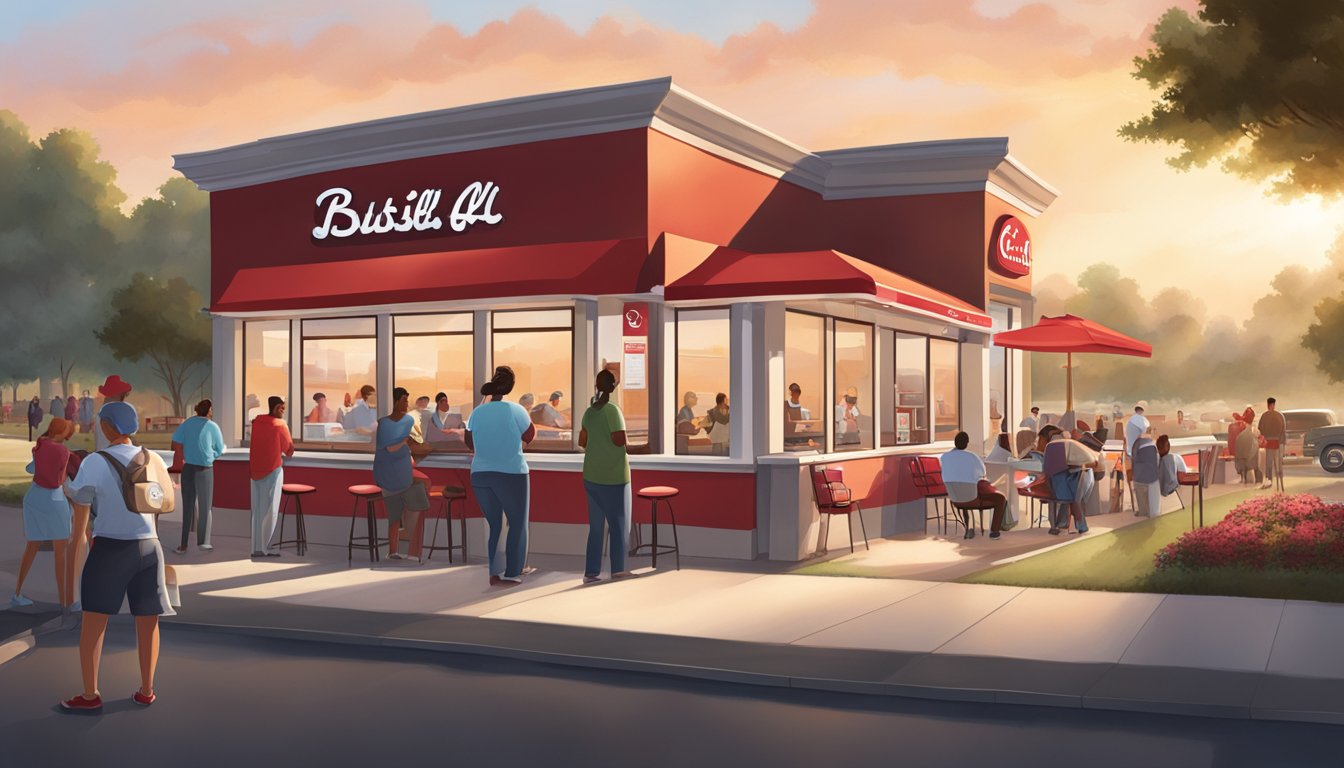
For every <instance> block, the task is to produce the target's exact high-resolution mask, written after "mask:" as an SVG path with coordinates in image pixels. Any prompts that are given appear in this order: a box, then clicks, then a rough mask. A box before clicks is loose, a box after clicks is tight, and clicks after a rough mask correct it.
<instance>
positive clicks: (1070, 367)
mask: <svg viewBox="0 0 1344 768" xmlns="http://www.w3.org/2000/svg"><path fill="white" fill-rule="evenodd" d="M1064 367H1065V368H1066V369H1067V370H1068V376H1067V377H1066V379H1065V381H1066V382H1067V383H1066V385H1065V390H1064V391H1065V396H1066V397H1067V399H1068V405H1069V407H1067V408H1065V409H1064V411H1065V413H1067V412H1069V411H1072V410H1073V353H1072V352H1070V353H1069V357H1068V363H1067V364H1066V365H1065V366H1064Z"/></svg>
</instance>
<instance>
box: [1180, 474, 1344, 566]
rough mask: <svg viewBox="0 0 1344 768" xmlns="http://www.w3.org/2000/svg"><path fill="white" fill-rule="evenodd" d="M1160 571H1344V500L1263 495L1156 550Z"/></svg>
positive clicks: (1303, 495) (1306, 495)
mask: <svg viewBox="0 0 1344 768" xmlns="http://www.w3.org/2000/svg"><path fill="white" fill-rule="evenodd" d="M1156 559H1157V568H1158V570H1159V571H1162V570H1170V569H1181V570H1202V569H1216V568H1238V569H1251V570H1257V571H1261V570H1276V571H1315V572H1334V573H1341V572H1344V504H1330V503H1327V502H1324V501H1322V500H1321V499H1320V498H1318V497H1316V496H1312V495H1309V494H1299V495H1294V496H1289V495H1277V496H1261V497H1258V498H1254V499H1251V500H1249V501H1245V502H1242V503H1241V504H1239V505H1237V506H1236V507H1235V508H1234V509H1233V510H1232V511H1231V512H1229V513H1228V515H1227V517H1225V518H1223V520H1222V521H1220V522H1219V523H1218V524H1217V525H1214V526H1210V527H1208V528H1201V529H1198V530H1194V531H1190V532H1189V533H1186V534H1184V535H1182V536H1181V538H1180V539H1178V540H1177V541H1176V542H1175V543H1173V544H1169V545H1167V546H1166V547H1164V548H1162V549H1161V550H1160V551H1159V552H1158V553H1157V558H1156Z"/></svg>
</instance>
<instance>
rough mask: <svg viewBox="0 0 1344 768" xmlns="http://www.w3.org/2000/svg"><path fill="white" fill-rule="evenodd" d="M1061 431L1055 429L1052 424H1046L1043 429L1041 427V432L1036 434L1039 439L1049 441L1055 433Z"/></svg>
mask: <svg viewBox="0 0 1344 768" xmlns="http://www.w3.org/2000/svg"><path fill="white" fill-rule="evenodd" d="M1063 431H1064V430H1062V429H1060V428H1059V427H1056V426H1055V425H1054V424H1046V425H1045V426H1044V427H1041V431H1040V432H1039V433H1038V434H1039V435H1040V436H1041V437H1044V438H1045V439H1047V440H1049V439H1050V437H1051V436H1053V435H1054V434H1055V433H1056V432H1063Z"/></svg>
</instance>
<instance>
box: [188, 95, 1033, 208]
mask: <svg viewBox="0 0 1344 768" xmlns="http://www.w3.org/2000/svg"><path fill="white" fill-rule="evenodd" d="M636 128H652V129H654V130H657V131H658V132H660V133H663V134H665V135H667V136H670V137H672V138H674V139H677V140H679V141H682V142H685V143H687V144H689V145H691V146H693V147H696V148H698V149H701V150H703V151H705V152H708V153H710V154H713V155H716V156H718V157H722V158H724V159H726V160H729V161H731V162H734V163H738V164H740V165H743V166H745V167H747V168H751V169H752V170H755V171H758V172H760V173H764V174H767V175H769V176H772V177H774V178H779V179H783V180H786V181H789V182H792V183H794V184H797V185H799V186H801V187H804V188H806V189H810V190H812V191H814V192H817V193H819V194H821V195H823V196H824V197H825V198H826V199H832V200H844V199H853V198H870V197H889V196H905V195H929V194H944V193H950V192H973V191H984V192H988V193H990V194H993V195H996V196H998V197H1000V198H1002V199H1004V200H1006V201H1007V202H1009V203H1011V204H1013V205H1014V206H1017V207H1019V208H1021V209H1022V210H1023V211H1025V212H1027V213H1030V214H1033V215H1037V214H1039V213H1041V212H1042V211H1044V210H1045V209H1046V208H1047V207H1048V206H1049V205H1050V203H1051V202H1053V201H1054V199H1055V198H1056V197H1057V196H1058V195H1059V192H1058V191H1057V190H1056V189H1054V188H1053V187H1051V186H1050V185H1049V184H1046V183H1045V182H1044V181H1042V180H1041V179H1040V178H1039V177H1038V176H1036V175H1035V174H1034V173H1032V172H1031V171H1030V170H1029V169H1027V168H1026V166H1024V165H1022V164H1021V163H1020V162H1018V160H1017V159H1016V158H1014V157H1013V156H1012V155H1010V154H1009V153H1008V139H1006V138H985V139H956V140H950V141H923V142H914V143H908V144H891V145H886V146H876V147H857V148H853V149H839V150H830V151H825V152H811V151H809V150H807V149H805V148H803V147H801V146H799V145H797V144H794V143H792V142H790V141H788V140H786V139H783V138H781V137H779V136H777V135H775V134H773V133H770V132H769V131H766V130H764V129H763V128H760V127H758V126H756V125H753V124H751V123H749V122H747V121H745V120H743V119H741V118H739V117H737V116H736V115H733V114H732V113H730V112H727V111H725V110H723V109H721V108H719V107H717V106H715V105H713V104H711V103H709V102H707V101H705V100H704V99H701V98H699V97H698V96H695V95H694V94H691V93H689V92H687V91H685V90H683V89H681V88H679V87H677V86H676V85H674V84H673V83H672V79H671V78H669V77H662V78H657V79H654V80H641V81H638V82H633V83H622V84H618V85H606V86H600V87H596V88H584V89H580V90H573V91H562V92H559V93H545V94H539V95H535V96H523V97H519V98H514V99H504V100H502V101H492V102H487V103H484V104H472V105H469V106H463V107H454V108H451V109H442V110H436V111H433V112H421V113H418V114H413V115H402V116H399V117H390V118H385V119H381V120H371V121H367V122H361V123H353V124H350V125H341V126H334V127H331V128H322V129H319V130H314V131H305V132H303V133H294V134H289V135H286V136H277V137H274V138H268V139H260V140H258V141H253V142H249V143H247V144H239V145H237V146H232V147H224V148H222V149H215V150H209V151H205V152H190V153H184V154H179V155H174V156H173V161H174V162H173V167H174V168H176V169H177V170H178V171H180V172H181V173H182V174H183V175H184V176H186V177H187V178H189V179H191V180H192V181H194V182H196V185H197V186H199V187H200V188H201V189H204V190H206V191H210V192H214V191H218V190H224V189H235V188H238V187H247V186H252V185H255V184H264V183H267V182H272V181H279V180H282V179H290V178H295V177H299V176H307V175H311V174H315V173H323V172H326V171H335V170H342V169H346V168H354V167H359V166H364V165H374V164H378V163H388V162H394V161H398V160H410V159H415V158H420V157H432V156H436V155H447V154H453V153H456V152H469V151H474V150H480V149H490V148H495V147H505V146H510V145H514V144H525V143H531V142H537V141H550V140H555V139H564V138H572V137H576V136H590V135H596V134H602V133H611V132H614V131H623V130H630V129H636Z"/></svg>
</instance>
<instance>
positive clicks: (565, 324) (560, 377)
mask: <svg viewBox="0 0 1344 768" xmlns="http://www.w3.org/2000/svg"><path fill="white" fill-rule="evenodd" d="M573 327H574V313H573V312H572V311H571V310H568V309H551V310H521V311H510V312H495V313H494V315H493V333H492V351H493V354H494V364H495V365H507V366H509V367H510V368H512V369H513V372H514V375H515V376H516V377H517V383H516V384H515V385H514V388H513V392H512V393H510V394H509V395H508V396H507V399H509V400H513V401H514V402H517V403H518V404H520V405H522V406H523V408H525V409H527V411H528V412H529V413H530V414H531V415H532V423H533V424H534V425H536V428H537V437H536V439H534V440H533V441H532V443H531V444H529V445H528V447H527V450H530V451H570V450H573V449H574V429H573V424H574V416H573V413H574V410H573V405H572V400H571V397H572V395H573V393H572V392H570V391H569V389H570V386H571V382H573V380H574V331H573ZM476 391H477V392H479V391H480V390H479V388H478V389H477V390H476Z"/></svg>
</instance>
